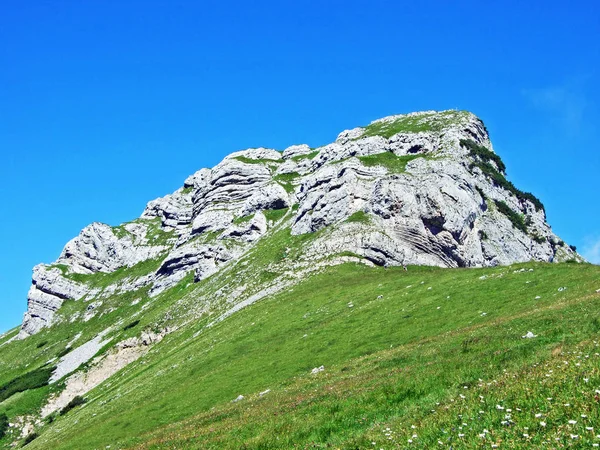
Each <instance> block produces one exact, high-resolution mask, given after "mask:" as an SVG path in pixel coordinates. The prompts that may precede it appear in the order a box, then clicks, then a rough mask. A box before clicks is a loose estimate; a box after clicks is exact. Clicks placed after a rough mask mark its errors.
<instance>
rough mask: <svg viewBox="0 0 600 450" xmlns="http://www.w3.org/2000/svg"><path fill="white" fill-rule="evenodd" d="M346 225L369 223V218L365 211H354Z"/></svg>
mask: <svg viewBox="0 0 600 450" xmlns="http://www.w3.org/2000/svg"><path fill="white" fill-rule="evenodd" d="M346 222H348V223H371V217H370V216H369V215H368V214H367V213H366V212H365V211H356V212H355V213H354V214H352V215H351V216H350V217H348V218H347V219H346Z"/></svg>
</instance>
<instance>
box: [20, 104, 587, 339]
mask: <svg viewBox="0 0 600 450" xmlns="http://www.w3.org/2000/svg"><path fill="white" fill-rule="evenodd" d="M472 148H478V149H479V150H478V152H479V153H473V152H472ZM491 155H493V156H491ZM482 158H483V159H482ZM490 173H492V174H495V175H494V176H490ZM504 176H505V173H504V171H503V167H502V166H501V162H500V161H499V160H497V157H495V154H494V153H493V147H492V144H491V142H490V139H489V136H488V134H487V131H486V129H485V126H484V125H483V122H481V120H479V119H478V118H477V117H476V116H474V115H473V114H470V113H467V112H464V111H443V112H434V111H426V112H422V113H412V114H407V115H399V116H390V117H386V118H383V119H379V120H377V121H374V122H373V123H371V124H370V125H369V126H367V127H358V128H353V129H351V130H346V131H343V132H342V133H340V134H339V135H338V137H337V139H336V141H335V142H333V143H331V144H328V145H325V146H323V147H320V148H318V149H311V148H310V147H308V146H307V145H298V146H292V147H288V148H287V149H286V150H285V151H284V152H283V153H280V152H278V151H276V150H272V149H266V148H257V149H248V150H243V151H239V152H235V153H233V154H231V155H229V156H227V157H226V158H225V159H224V160H223V161H222V162H221V163H220V164H218V165H217V166H216V167H214V168H213V169H202V170H200V171H198V172H196V173H194V174H193V175H191V176H190V177H188V178H187V179H186V180H185V182H184V185H183V187H182V188H180V189H178V190H177V191H175V192H174V193H173V194H170V195H167V196H165V197H162V198H159V199H156V200H153V201H151V202H149V203H148V205H147V206H146V208H145V210H144V211H143V213H142V216H141V217H140V218H139V219H136V220H135V221H133V222H130V223H127V224H124V225H122V226H120V227H110V226H108V225H104V224H100V223H93V224H91V225H90V226H88V227H86V228H84V230H82V232H81V233H80V235H79V236H77V237H76V238H74V239H73V240H71V241H70V242H69V243H68V244H67V245H66V246H65V249H64V250H63V252H62V254H61V255H60V257H59V258H58V260H57V263H58V264H62V265H64V267H63V269H64V270H66V273H63V271H62V270H59V269H58V268H51V267H49V266H43V265H42V266H37V267H36V269H35V270H34V276H33V285H32V287H31V290H30V293H29V301H28V311H27V313H26V315H25V319H24V322H23V326H22V331H21V337H26V336H28V335H30V334H33V333H36V332H37V331H39V330H40V329H41V328H42V327H44V326H48V325H51V324H52V322H53V317H54V315H55V313H56V311H57V310H58V309H59V308H60V307H61V305H62V302H63V301H64V300H65V299H72V300H77V299H79V298H81V297H83V296H86V300H93V299H94V298H95V297H96V296H100V295H102V296H107V295H111V294H113V293H115V292H122V291H127V290H135V289H139V288H140V287H144V286H148V285H150V289H149V293H150V295H151V296H154V295H158V294H159V293H161V292H163V291H165V290H166V289H169V288H170V287H172V286H174V285H175V284H177V283H178V282H180V281H181V280H183V279H184V278H185V277H186V276H187V275H188V274H193V276H194V280H196V281H199V280H204V279H206V278H208V277H210V276H211V275H213V274H215V273H217V272H219V271H221V270H225V268H226V267H228V266H229V265H230V264H232V263H234V262H236V261H239V260H240V258H242V257H243V256H244V255H246V254H248V252H249V251H251V250H252V249H253V248H254V246H255V245H256V244H257V243H258V242H260V241H261V240H262V239H268V237H269V236H270V230H271V229H272V228H274V227H275V228H287V229H289V233H291V235H292V236H298V235H306V234H308V233H316V234H315V235H314V236H315V238H314V239H311V240H310V242H309V241H307V243H306V244H305V248H303V254H304V259H303V260H298V261H296V262H289V261H287V260H286V259H285V257H283V258H282V259H281V261H280V262H279V263H278V264H279V266H277V267H275V268H274V269H276V270H273V271H272V272H271V273H274V274H277V273H281V274H283V275H282V277H287V278H285V279H283V278H282V279H281V280H280V281H277V280H275V281H273V282H272V283H271V284H269V285H268V286H264V287H261V289H259V290H258V291H257V290H255V291H254V292H252V290H251V289H246V286H244V289H242V290H241V291H240V292H238V290H234V289H233V288H232V295H231V299H230V300H231V302H237V304H236V305H233V306H232V311H235V310H237V309H239V308H241V307H242V306H243V305H245V304H249V303H251V302H252V301H254V299H257V298H261V295H263V294H261V293H260V292H262V293H265V292H266V293H273V292H276V291H277V283H279V285H280V286H289V285H291V284H293V283H294V282H297V281H298V279H299V278H301V276H302V274H306V273H309V272H310V270H312V269H314V268H317V267H319V266H320V265H323V266H324V265H330V264H334V263H342V262H345V261H348V260H349V259H348V258H350V259H352V260H356V259H357V258H362V259H363V260H365V261H368V262H369V264H373V263H374V264H378V265H400V264H421V265H435V266H441V267H480V266H493V265H499V264H511V263H515V262H522V261H528V260H537V261H550V262H552V261H564V260H568V259H575V260H578V261H581V260H582V259H581V257H580V256H579V255H577V253H575V252H574V251H573V250H572V249H571V248H569V247H568V246H567V245H565V244H564V242H562V241H561V240H560V239H559V238H558V237H557V236H556V235H554V234H553V232H552V230H551V228H550V227H549V225H548V224H547V223H546V216H545V212H544V209H543V207H541V204H539V203H538V202H537V200H536V199H535V198H534V197H533V196H531V195H529V194H524V193H521V192H520V191H518V190H516V188H514V189H513V188H510V186H512V185H510V184H509V183H508V182H506V183H502V182H499V181H498V180H502V179H503V177H504ZM274 210H279V211H278V212H276V213H273V211H274ZM282 211H285V212H282ZM519 218H520V219H519ZM320 232H323V233H320ZM158 235H160V236H159V237H160V239H158V238H157V236H158ZM285 253H287V252H285ZM347 253H350V254H352V255H354V256H351V257H348V256H344V257H340V256H339V255H340V254H347ZM148 260H158V261H159V263H157V264H156V265H155V266H154V267H155V268H156V267H158V269H157V270H154V271H152V272H150V273H146V274H144V275H143V276H139V275H138V276H137V278H134V279H127V280H124V281H121V282H120V283H119V284H118V285H117V284H116V285H112V286H109V287H107V288H105V289H104V290H103V292H102V293H99V292H97V291H95V290H92V289H91V288H90V287H89V286H88V285H87V284H85V283H77V282H75V281H73V280H71V279H70V278H69V274H70V273H80V274H88V275H93V274H96V273H99V272H105V273H107V272H114V271H115V270H118V269H120V268H128V267H133V266H135V265H136V264H138V263H140V262H144V261H148ZM320 261H322V262H323V263H322V264H321V262H320ZM65 268H66V269H65ZM299 274H300V275H299ZM190 279H191V278H190ZM278 280H279V279H278ZM242 291H243V292H242ZM234 294H235V295H234ZM245 296H246V297H245ZM94 304H95V303H94ZM236 308H237V309H236Z"/></svg>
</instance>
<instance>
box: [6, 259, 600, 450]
mask: <svg viewBox="0 0 600 450" xmlns="http://www.w3.org/2000/svg"><path fill="white" fill-rule="evenodd" d="M259 256H260V253H259ZM516 271H517V272H516ZM185 286H186V285H185V284H183V285H182V288H181V289H182V291H181V292H180V293H179V294H178V295H180V296H181V295H184V294H185V293H186V292H188V291H186V289H188V290H189V289H191V288H185ZM562 287H566V288H567V289H566V290H561V291H559V290H558V289H559V288H562ZM599 288H600V267H597V266H592V265H578V264H560V265H552V264H538V263H536V264H534V263H531V264H522V265H517V266H511V267H498V268H490V269H437V268H425V267H409V270H408V272H404V271H403V270H402V269H395V268H392V269H387V270H386V269H383V268H368V267H364V266H361V265H355V264H346V265H342V266H337V267H332V268H329V269H326V270H325V272H324V273H322V274H319V275H316V276H313V277H311V278H309V279H308V280H305V281H304V282H302V283H301V284H299V285H297V286H295V287H294V288H293V289H291V290H290V291H288V292H285V293H282V294H280V295H277V296H274V297H271V298H268V299H265V300H263V301H260V302H258V303H256V304H254V305H252V306H250V307H248V308H246V309H244V310H242V311H240V312H239V313H236V314H234V315H233V316H231V317H229V318H227V319H226V320H224V321H222V322H220V323H217V324H216V325H214V326H212V327H209V328H203V327H204V325H206V323H207V322H208V318H203V319H201V320H199V321H197V322H193V323H190V324H188V326H185V327H182V328H180V329H179V330H178V331H176V332H175V333H173V334H171V335H169V336H167V338H165V340H163V341H162V342H161V343H160V344H158V345H157V346H156V347H154V349H153V350H152V351H151V352H150V353H149V354H148V355H146V356H145V357H143V358H142V359H141V360H139V361H138V362H137V363H134V364H133V365H131V366H129V367H127V368H126V369H124V370H123V371H121V372H120V373H119V374H117V375H116V376H115V377H113V378H112V379H110V380H108V382H107V383H104V384H103V385H101V386H100V387H98V388H96V389H95V390H94V391H92V392H90V393H89V394H88V395H87V396H86V397H87V398H88V400H89V401H88V403H87V404H85V405H84V406H83V407H78V408H75V409H74V410H72V411H71V412H69V413H68V414H66V415H65V416H62V417H58V418H57V419H56V420H55V421H54V422H53V423H52V424H49V425H46V426H44V427H43V428H41V429H40V430H39V434H40V436H39V437H38V438H37V439H35V440H34V441H32V442H31V443H30V444H28V445H27V448H32V449H33V448H39V449H47V448H61V449H86V448H105V447H106V446H107V445H111V448H130V447H135V448H178V449H180V448H294V447H296V448H326V447H327V446H328V445H330V446H333V447H334V448H386V449H387V448H406V447H408V446H411V447H414V448H432V447H434V446H440V448H448V447H450V446H452V447H453V448H480V447H482V448H483V447H487V448H490V446H491V445H492V444H494V445H501V448H523V447H525V446H528V445H529V446H531V445H533V446H537V445H541V443H542V442H543V441H546V440H550V441H551V446H555V447H557V446H559V444H560V446H573V445H574V446H580V445H582V446H585V447H590V446H591V445H592V444H593V443H600V438H595V436H596V434H600V430H597V431H596V430H587V429H586V427H600V417H599V416H598V396H597V395H596V394H595V390H597V389H600V374H599V368H600V357H598V354H597V352H600V350H599V349H598V348H596V347H597V344H596V343H595V342H594V341H595V340H596V341H598V340H599V339H600V336H599V332H600V312H599V311H600V308H599V307H600V294H597V293H596V292H595V290H596V289H599ZM537 296H539V297H540V298H539V299H536V297H537ZM175 298H176V296H175V295H174V294H169V296H165V297H164V298H161V299H158V300H157V301H155V302H154V303H153V304H154V305H155V306H153V308H155V310H156V311H155V312H154V316H155V317H158V316H159V315H160V314H161V311H162V308H164V307H165V306H164V305H166V304H167V303H170V302H173V301H175V300H174V299H175ZM131 308H133V307H131ZM117 314H120V313H117ZM104 317H106V316H104ZM143 317H146V316H145V315H144V316H143ZM149 317H152V309H151V308H150V315H149ZM94 320H95V319H93V320H92V321H90V327H98V329H99V328H101V324H96V323H95V322H94ZM97 320H98V321H100V320H102V319H101V318H99V319H97ZM145 320H149V319H145ZM73 326H74V325H73ZM59 328H60V327H59ZM64 328H65V331H62V332H59V334H58V335H57V336H62V335H60V333H64V334H65V338H64V339H66V335H69V333H72V332H73V330H71V331H70V332H68V331H66V330H67V328H68V326H67V325H65V326H64ZM128 331H130V332H133V331H131V330H128ZM528 331H532V332H533V333H534V334H535V335H537V337H536V338H533V339H524V338H522V336H523V335H525V334H526V333H527V332H528ZM198 332H199V333H198ZM44 333H48V332H44ZM44 336H49V334H43V336H40V337H38V336H37V335H36V336H35V337H33V338H31V340H32V342H31V343H27V341H29V339H27V340H25V341H22V342H23V343H17V345H16V347H18V348H20V349H24V348H26V349H27V350H28V351H29V352H31V353H35V352H34V351H33V350H32V348H34V347H35V343H36V342H37V341H38V340H39V341H41V340H43V339H45V337H44ZM11 345H12V344H11ZM11 345H8V346H6V347H5V348H0V361H6V356H7V354H10V355H13V357H14V355H15V353H13V352H16V351H18V350H13V349H12V347H11ZM47 347H48V348H54V347H52V346H51V345H50V344H48V345H46V346H44V347H42V349H39V350H38V351H47V350H44V349H46V348H47ZM53 351H54V350H53ZM579 351H581V352H583V353H581V354H579V353H572V352H579ZM7 352H8V353H7ZM569 352H571V353H569ZM586 355H587V356H588V357H587V358H586V357H585V356H586ZM44 358H46V357H44ZM44 358H42V357H37V358H34V361H35V363H36V364H37V365H40V364H42V362H43V361H44ZM46 359H47V358H46ZM565 361H566V363H565ZM578 363H579V365H577V364H578ZM321 365H324V366H325V370H324V371H323V372H320V373H318V374H316V375H313V374H310V371H311V369H313V368H314V367H319V366H321ZM30 367H33V366H30ZM561 369H563V370H561ZM550 370H552V371H553V372H550V376H546V375H548V374H549V371H550ZM18 372H19V370H18V369H15V370H13V371H12V372H11V374H15V373H18ZM10 376H12V375H10V374H9V375H7V376H6V378H9V377H10ZM2 378H5V377H4V371H3V372H2ZM585 380H587V381H585ZM45 389H48V388H45ZM268 389H270V392H268V393H266V394H265V395H263V396H260V394H259V393H260V392H264V391H266V390H268ZM25 394H27V393H25ZM20 395H23V394H20ZM238 395H243V396H244V397H245V398H244V399H243V400H241V401H239V402H235V403H234V402H232V400H233V399H235V398H236V397H237V396H238ZM480 395H481V396H482V397H483V399H482V398H480V397H479V396H480ZM463 397H464V398H463ZM547 398H552V399H553V400H546V399H547ZM9 401H13V402H14V401H15V400H14V398H11V399H9V400H7V401H6V402H9ZM6 402H4V403H0V412H1V411H2V410H3V409H7V405H5V403H6ZM565 404H569V405H570V406H564V405H565ZM497 405H498V406H499V407H500V408H504V409H500V408H498V407H497ZM517 408H519V409H520V410H521V411H519V410H518V409H517ZM507 409H511V410H512V411H511V412H510V413H509V412H507ZM433 411H435V412H433ZM507 414H509V415H511V418H510V419H505V416H506V415H507ZM535 414H542V415H541V416H539V417H535ZM582 415H584V416H587V417H581V416H582ZM569 420H575V421H576V422H577V423H576V424H571V423H569ZM503 421H506V422H507V424H503V423H502V422H503ZM510 421H512V422H510ZM540 422H545V424H546V426H541V425H540ZM413 427H415V428H413ZM484 430H487V432H484ZM480 434H483V437H480V436H479V435H480ZM414 435H416V437H413V436H414ZM525 435H527V436H525ZM571 435H573V436H575V435H576V436H577V438H572V437H571ZM557 438H558V439H559V441H556V439H557ZM409 439H410V440H412V443H410V442H409ZM438 441H440V442H442V444H441V445H440V444H439V443H438ZM0 443H2V444H5V445H8V442H6V440H5V441H0ZM373 443H375V444H373Z"/></svg>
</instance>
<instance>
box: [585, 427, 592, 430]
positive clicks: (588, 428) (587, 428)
mask: <svg viewBox="0 0 600 450" xmlns="http://www.w3.org/2000/svg"><path fill="white" fill-rule="evenodd" d="M585 429H586V430H587V431H594V427H585Z"/></svg>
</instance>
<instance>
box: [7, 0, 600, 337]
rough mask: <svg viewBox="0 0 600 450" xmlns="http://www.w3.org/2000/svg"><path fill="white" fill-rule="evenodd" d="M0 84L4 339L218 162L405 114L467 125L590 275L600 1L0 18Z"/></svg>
mask: <svg viewBox="0 0 600 450" xmlns="http://www.w3.org/2000/svg"><path fill="white" fill-rule="evenodd" d="M524 3H526V5H524ZM0 67H1V69H0V149H1V152H2V153H1V154H2V159H1V163H0V193H1V198H2V209H3V214H2V220H1V221H0V236H1V237H0V254H1V256H2V258H1V261H0V330H5V329H8V328H9V327H12V326H15V325H17V324H18V323H19V322H20V320H21V316H22V313H23V312H24V311H25V309H26V296H27V290H28V288H29V284H30V279H31V269H32V267H33V266H34V265H35V264H37V263H39V262H46V263H50V262H52V261H53V260H54V259H55V258H56V257H57V256H58V255H59V253H60V251H61V249H62V247H63V246H64V244H65V243H66V242H67V241H68V240H69V239H70V238H72V237H74V236H75V235H76V234H77V233H78V232H79V230H80V229H81V228H83V227H84V226H85V225H87V224H88V223H90V222H93V221H101V222H106V223H109V224H111V225H116V224H119V223H121V222H124V221H127V220H131V219H133V218H135V217H137V216H138V215H139V214H140V213H141V211H142V210H143V208H144V206H145V204H146V202H147V201H148V200H151V199H153V198H155V197H158V196H162V195H165V194H167V193H169V192H172V191H173V190H175V189H177V188H178V187H179V186H180V185H181V184H182V182H183V180H184V179H185V177H186V176H187V175H189V174H191V173H193V172H194V171H196V170H197V169H199V168H201V167H207V166H209V167H210V166H213V165H215V164H216V163H218V162H219V161H220V160H221V158H222V157H223V156H225V155H226V154H228V153H230V152H232V151H235V150H239V149H242V148H247V147H252V146H266V147H273V148H278V149H283V148H285V147H286V146H288V145H291V144H295V143H308V144H309V145H311V146H318V145H322V144H326V143H328V142H331V141H332V140H333V139H335V137H336V135H337V133H338V132H340V131H341V130H343V129H346V128H352V127H355V126H359V125H363V124H367V123H368V122H370V121H371V120H373V119H376V118H379V117H382V116H386V115H389V114H396V113H403V112H410V111H415V110H424V109H448V108H459V109H467V110H470V111H473V112H474V113H476V114H477V115H479V116H480V117H481V118H482V119H483V120H484V121H485V123H486V125H487V127H488V129H489V130H490V132H491V136H492V140H493V142H494V145H495V149H496V151H497V152H498V153H499V154H500V155H501V156H502V158H503V159H504V160H505V162H506V164H507V166H508V173H509V178H510V179H511V180H512V181H513V182H514V183H515V184H516V185H517V186H518V187H519V188H521V189H523V190H529V191H532V192H533V193H535V194H536V195H537V196H539V197H540V198H541V199H542V201H543V202H544V203H545V204H546V210H547V213H548V218H549V222H550V224H551V225H552V226H553V229H554V230H555V231H556V232H557V233H558V234H559V235H560V236H561V237H562V238H563V239H565V241H567V242H568V243H571V244H575V245H577V247H578V249H579V250H580V251H583V252H584V254H586V255H587V256H588V257H590V258H595V261H596V262H600V207H599V204H600V203H599V194H600V152H599V151H598V142H599V140H600V136H599V131H598V124H599V123H600V111H599V101H600V88H599V86H600V83H599V75H600V7H599V6H598V3H597V2H596V1H587V2H586V1H571V2H564V1H555V0H545V1H531V2H522V1H514V2H508V1H506V2H504V1H503V2H481V1H453V2H449V1H445V0H443V1H430V2H399V1H373V0H371V1H363V2H356V1H350V0H345V1H323V0H320V1H296V2H279V1H254V2H242V1H235V2H230V1H222V0H221V1H191V0H190V1H167V0H164V1H152V0H145V1H116V0H114V1H86V2H70V1H59V0H54V1H11V0H5V1H3V2H2V4H1V5H0Z"/></svg>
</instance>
